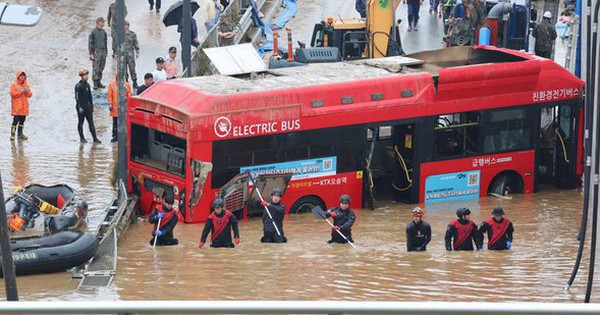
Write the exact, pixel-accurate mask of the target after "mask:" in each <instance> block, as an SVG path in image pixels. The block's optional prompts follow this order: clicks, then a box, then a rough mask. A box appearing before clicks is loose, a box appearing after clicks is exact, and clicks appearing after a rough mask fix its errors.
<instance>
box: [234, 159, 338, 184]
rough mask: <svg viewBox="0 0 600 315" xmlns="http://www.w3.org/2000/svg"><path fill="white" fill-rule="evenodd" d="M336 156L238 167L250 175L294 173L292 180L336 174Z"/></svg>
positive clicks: (241, 171)
mask: <svg viewBox="0 0 600 315" xmlns="http://www.w3.org/2000/svg"><path fill="white" fill-rule="evenodd" d="M336 167H337V157H335V156H331V157H324V158H318V159H309V160H300V161H291V162H283V163H273V164H264V165H255V166H248V167H242V168H240V173H244V172H246V171H250V172H251V173H252V177H256V176H258V175H265V174H284V173H294V175H293V176H292V180H297V179H306V178H315V177H324V176H332V175H335V174H336Z"/></svg>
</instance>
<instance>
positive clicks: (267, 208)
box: [247, 171, 283, 240]
mask: <svg viewBox="0 0 600 315" xmlns="http://www.w3.org/2000/svg"><path fill="white" fill-rule="evenodd" d="M247 173H248V177H249V178H250V181H251V182H252V184H253V185H254V190H255V191H256V193H257V194H258V198H260V203H261V204H262V203H263V202H264V201H265V199H264V198H263V196H262V194H261V193H260V190H258V186H257V185H256V182H255V181H254V178H252V174H251V173H250V171H248V172H247ZM264 207H265V211H267V214H268V215H269V218H270V219H271V223H273V226H274V227H275V231H276V232H277V235H279V237H280V238H281V239H282V240H283V237H282V236H281V233H280V232H279V229H278V228H277V224H275V220H273V216H271V212H270V211H269V207H267V206H264Z"/></svg>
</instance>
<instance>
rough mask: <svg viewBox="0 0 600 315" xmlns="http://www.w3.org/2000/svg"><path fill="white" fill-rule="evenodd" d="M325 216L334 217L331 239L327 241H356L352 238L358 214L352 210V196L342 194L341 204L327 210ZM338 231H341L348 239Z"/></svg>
mask: <svg viewBox="0 0 600 315" xmlns="http://www.w3.org/2000/svg"><path fill="white" fill-rule="evenodd" d="M325 218H333V228H332V229H331V239H330V240H329V241H328V242H327V243H329V244H331V243H339V244H345V243H347V242H348V241H350V242H352V243H354V240H353V239H352V225H354V222H355V221H356V216H355V215H354V211H352V210H350V196H348V195H342V196H341V197H340V205H339V206H338V207H335V208H332V209H329V210H328V211H327V212H325ZM338 232H341V233H342V234H343V235H344V236H345V237H346V239H348V241H346V240H345V239H344V238H343V237H342V236H341V235H340V234H339V233H338Z"/></svg>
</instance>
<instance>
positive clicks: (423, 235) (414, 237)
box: [406, 207, 431, 252]
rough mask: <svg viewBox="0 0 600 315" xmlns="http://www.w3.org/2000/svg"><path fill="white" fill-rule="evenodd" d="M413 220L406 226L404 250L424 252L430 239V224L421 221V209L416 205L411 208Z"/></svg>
mask: <svg viewBox="0 0 600 315" xmlns="http://www.w3.org/2000/svg"><path fill="white" fill-rule="evenodd" d="M412 217H413V220H412V222H410V223H409V224H408V225H407V226H406V250H407V251H409V252H424V251H426V250H427V244H429V242H430V241H431V226H430V225H429V223H427V222H425V221H423V210H421V208H419V207H416V208H414V209H413V210H412Z"/></svg>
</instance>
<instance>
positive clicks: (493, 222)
mask: <svg viewBox="0 0 600 315" xmlns="http://www.w3.org/2000/svg"><path fill="white" fill-rule="evenodd" d="M514 231H515V229H514V228H513V224H512V222H510V220H509V219H507V218H505V217H504V209H502V208H501V207H496V208H494V210H492V218H490V219H487V220H485V221H483V222H482V223H481V225H480V227H479V234H480V235H481V238H482V240H483V234H484V233H487V235H488V244H487V247H488V249H491V250H503V249H510V247H511V246H512V241H513V232H514Z"/></svg>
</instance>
